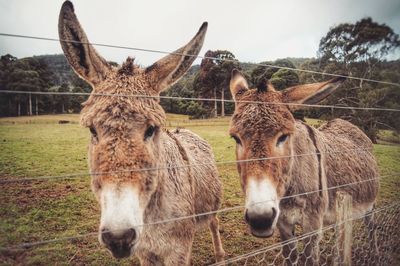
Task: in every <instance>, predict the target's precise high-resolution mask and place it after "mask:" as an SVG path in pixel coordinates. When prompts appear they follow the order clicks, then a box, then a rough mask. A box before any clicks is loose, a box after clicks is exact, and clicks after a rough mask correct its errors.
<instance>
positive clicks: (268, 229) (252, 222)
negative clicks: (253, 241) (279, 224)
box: [245, 208, 277, 237]
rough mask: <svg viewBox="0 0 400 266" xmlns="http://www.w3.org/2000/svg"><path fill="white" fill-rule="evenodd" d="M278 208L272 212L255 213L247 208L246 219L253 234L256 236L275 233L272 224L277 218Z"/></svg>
mask: <svg viewBox="0 0 400 266" xmlns="http://www.w3.org/2000/svg"><path fill="white" fill-rule="evenodd" d="M276 214H277V212H276V209H275V208H272V210H271V211H270V212H266V213H254V212H251V211H249V210H246V213H245V221H246V223H247V224H248V225H249V226H250V231H251V234H252V235H253V236H255V237H270V236H272V234H273V233H274V229H273V228H272V225H273V224H274V221H275V218H276Z"/></svg>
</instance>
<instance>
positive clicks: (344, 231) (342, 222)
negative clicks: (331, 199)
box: [333, 191, 353, 266]
mask: <svg viewBox="0 0 400 266" xmlns="http://www.w3.org/2000/svg"><path fill="white" fill-rule="evenodd" d="M351 219H352V197H351V196H350V195H349V194H348V193H346V192H343V191H338V192H336V224H337V226H336V231H335V256H334V257H333V261H334V263H333V264H334V265H345V266H350V265H351V245H352V231H353V228H352V221H351Z"/></svg>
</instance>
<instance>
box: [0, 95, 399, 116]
mask: <svg viewBox="0 0 400 266" xmlns="http://www.w3.org/2000/svg"><path fill="white" fill-rule="evenodd" d="M0 93H7V94H32V95H63V96H90V95H93V96H107V97H132V98H147V99H170V100H184V101H203V102H227V103H248V104H263V105H284V106H300V107H312V108H331V109H332V108H333V109H349V110H366V111H388V112H400V109H394V108H380V107H358V106H341V105H324V104H305V103H286V102H263V101H242V100H239V101H235V100H227V99H224V100H222V99H216V98H196V97H178V96H166V95H158V96H155V95H145V94H123V93H98V92H93V93H91V92H50V91H13V90H0Z"/></svg>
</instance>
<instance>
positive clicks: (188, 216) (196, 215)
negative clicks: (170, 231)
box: [0, 173, 400, 250]
mask: <svg viewBox="0 0 400 266" xmlns="http://www.w3.org/2000/svg"><path fill="white" fill-rule="evenodd" d="M399 174H400V173H393V174H389V175H384V176H376V177H372V178H366V179H364V180H360V181H355V182H351V183H345V184H340V185H337V186H332V187H328V188H326V189H317V190H312V191H307V192H303V193H298V194H294V195H289V196H285V197H282V198H281V199H280V200H287V199H293V198H297V197H303V196H307V195H310V194H314V193H320V192H323V191H334V190H337V189H340V188H343V187H349V186H355V185H358V184H361V183H366V182H373V181H378V180H380V179H382V178H384V177H391V176H398V175H399ZM265 202H267V201H259V202H257V203H253V205H257V204H263V203H265ZM247 207H248V205H247ZM244 208H245V206H244V205H239V206H233V207H228V208H223V209H219V210H215V211H209V212H204V213H197V214H193V215H187V216H182V217H173V218H169V219H164V220H161V221H153V222H149V223H145V224H141V225H137V227H147V226H154V225H160V224H165V223H172V222H178V221H181V220H186V219H194V218H196V217H204V216H209V215H214V214H220V213H226V212H232V211H237V210H242V209H244ZM127 229H129V228H125V229H119V230H118V231H124V230H127ZM109 232H111V231H109ZM113 232H115V231H113ZM97 234H98V232H91V233H87V234H82V235H76V236H68V237H60V238H55V239H50V240H43V241H37V242H31V243H22V244H19V245H14V246H9V247H0V250H15V249H25V248H31V247H35V246H41V245H46V244H51V243H55V242H60V241H69V240H75V239H79V238H84V237H90V236H95V235H97Z"/></svg>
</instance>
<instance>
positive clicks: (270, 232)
mask: <svg viewBox="0 0 400 266" xmlns="http://www.w3.org/2000/svg"><path fill="white" fill-rule="evenodd" d="M250 232H251V234H252V235H253V236H255V237H258V238H267V237H271V236H272V235H273V234H274V229H272V228H269V229H266V230H260V229H254V228H251V227H250Z"/></svg>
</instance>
